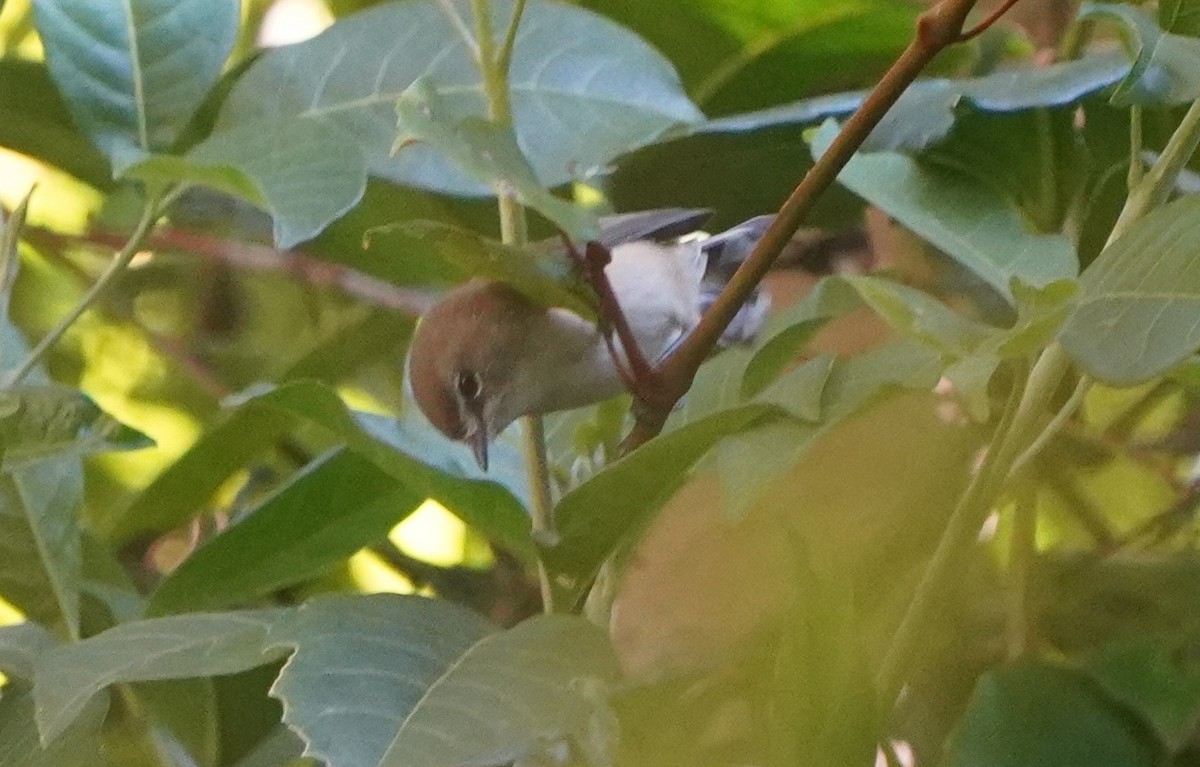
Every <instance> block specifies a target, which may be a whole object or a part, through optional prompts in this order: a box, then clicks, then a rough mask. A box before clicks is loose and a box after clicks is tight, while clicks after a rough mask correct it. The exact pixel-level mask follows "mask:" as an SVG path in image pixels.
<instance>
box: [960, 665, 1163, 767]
mask: <svg viewBox="0 0 1200 767" xmlns="http://www.w3.org/2000/svg"><path fill="white" fill-rule="evenodd" d="M1160 763H1161V756H1160V754H1159V753H1158V749H1157V748H1156V747H1155V745H1154V744H1153V743H1152V742H1151V741H1150V740H1149V739H1148V738H1146V737H1145V736H1144V735H1143V733H1142V731H1141V730H1140V729H1139V728H1138V727H1137V726H1136V724H1135V722H1133V721H1132V720H1131V719H1130V718H1129V717H1127V716H1125V715H1123V714H1122V712H1120V711H1119V710H1118V709H1117V708H1116V707H1115V706H1113V705H1112V704H1111V703H1109V701H1107V700H1106V699H1105V698H1104V697H1103V696H1102V695H1100V694H1098V691H1097V690H1096V689H1095V688H1094V687H1093V686H1092V685H1091V684H1089V683H1088V680H1087V679H1086V678H1084V677H1082V676H1081V675H1080V674H1077V673H1074V672H1071V671H1067V670H1065V669H1061V668H1058V667H1055V666H1051V665H1048V664H1044V663H1036V662H1025V663H1021V664H1019V665H1015V666H1009V667H1006V668H1002V669H1000V670H998V671H993V672H990V673H988V674H985V675H984V676H983V677H982V678H981V679H980V680H979V683H978V685H977V686H976V688H975V692H974V694H973V695H972V696H971V702H970V703H969V704H968V707H967V711H966V713H965V714H964V715H963V718H962V720H961V721H960V722H959V725H958V729H957V731H956V732H955V733H954V735H953V736H952V737H951V740H950V744H949V758H948V759H947V760H946V764H947V765H948V767H976V766H978V767H984V766H985V765H986V767H1018V766H1020V767H1026V765H1031V764H1047V765H1049V764H1053V765H1055V767H1109V766H1111V767H1138V766H1139V765H1145V767H1150V765H1157V764H1160Z"/></svg>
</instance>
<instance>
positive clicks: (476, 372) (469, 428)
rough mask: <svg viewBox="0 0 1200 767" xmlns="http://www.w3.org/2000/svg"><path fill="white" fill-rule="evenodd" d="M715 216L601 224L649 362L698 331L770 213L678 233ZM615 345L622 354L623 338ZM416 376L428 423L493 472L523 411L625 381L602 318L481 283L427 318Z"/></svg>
mask: <svg viewBox="0 0 1200 767" xmlns="http://www.w3.org/2000/svg"><path fill="white" fill-rule="evenodd" d="M708 216H709V211H706V210H683V209H667V210H652V211H646V212H643V213H629V214H625V215H620V216H612V217H608V218H603V219H601V221H600V237H599V239H598V241H599V242H601V243H602V244H603V245H605V246H606V247H607V248H609V249H610V252H611V254H612V260H611V261H610V262H609V264H608V265H607V266H606V267H605V268H604V273H605V275H606V276H607V277H608V281H609V283H610V284H611V286H612V292H613V295H614V296H615V298H616V300H617V303H618V304H619V306H620V308H621V312H622V314H624V315H625V318H626V320H627V321H628V323H629V327H630V329H631V330H632V333H633V337H634V339H635V340H636V342H637V345H638V348H639V349H640V350H641V353H642V355H643V356H644V358H645V359H646V360H648V361H649V362H650V363H651V364H654V363H655V362H657V361H658V360H660V359H661V358H662V357H663V356H665V355H666V354H667V353H668V352H670V350H671V349H672V348H673V347H674V346H675V344H677V343H678V342H679V341H680V340H681V339H682V338H683V337H684V336H685V335H686V334H687V333H688V332H689V331H690V330H691V329H692V328H693V327H695V325H696V323H697V322H698V321H699V319H700V315H701V313H702V312H703V311H704V309H706V308H707V306H708V304H709V303H711V302H712V300H713V298H715V296H716V295H717V293H718V292H719V291H720V288H721V287H722V286H723V285H724V283H725V281H726V280H728V278H729V276H730V275H731V274H732V273H733V270H734V269H736V267H737V265H738V264H739V263H740V262H741V261H742V260H744V259H745V257H746V256H747V255H748V254H749V252H750V250H751V248H753V246H754V243H755V242H757V240H758V239H759V238H760V237H761V236H762V233H763V232H764V231H765V229H766V226H767V225H768V224H769V223H770V219H771V217H770V216H760V217H758V218H755V219H751V220H750V221H747V222H746V223H744V224H740V225H738V226H736V227H734V228H732V229H730V230H728V231H725V232H722V233H721V234H718V235H715V236H712V237H694V238H687V239H680V236H681V235H683V234H687V233H690V232H693V231H694V230H695V229H697V228H698V227H699V226H700V225H701V224H702V223H703V222H704V221H705V220H706V219H707V218H708ZM563 257H564V258H565V257H566V256H565V254H564V255H563ZM766 310H767V298H766V296H765V295H758V296H756V297H755V298H754V300H752V301H750V302H748V303H747V305H746V306H744V307H742V310H741V312H740V313H739V315H738V316H737V317H736V318H735V320H734V322H733V323H732V324H731V325H730V328H729V330H727V331H726V333H725V336H724V337H723V339H722V340H723V342H726V343H737V342H739V341H744V340H747V339H749V338H750V337H752V336H753V334H754V333H755V332H756V331H757V329H758V327H759V326H760V325H761V323H762V320H763V318H764V316H765V314H766ZM616 349H617V354H618V355H623V354H624V350H623V349H622V348H621V345H620V343H619V341H618V342H616ZM408 379H409V383H410V385H411V388H412V394H413V398H414V399H415V400H416V402H417V405H418V406H419V407H420V408H421V411H422V412H424V413H425V416H426V417H427V418H428V419H429V420H430V422H432V423H433V425H434V426H435V427H437V428H438V430H439V431H441V432H442V433H443V434H445V435H446V436H448V437H450V438H451V439H456V440H461V441H463V442H466V443H467V444H468V445H469V446H470V447H471V449H472V451H473V452H474V454H475V460H476V461H478V462H479V465H480V467H481V468H483V469H485V470H486V469H487V456H488V441H489V440H491V439H492V438H493V437H495V436H496V435H497V434H499V433H500V432H501V431H502V430H503V429H504V428H505V427H506V426H508V425H509V424H510V423H512V422H513V421H514V420H515V419H517V418H518V417H520V416H523V415H530V414H540V413H550V412H553V411H556V410H567V409H570V408H575V407H582V406H583V405H588V404H592V403H594V402H599V401H601V400H604V399H608V398H609V397H613V396H615V395H617V394H620V393H621V392H622V391H624V389H625V383H624V380H625V377H624V376H623V375H622V373H621V371H620V370H618V368H617V365H616V363H615V362H614V360H613V355H612V353H610V350H609V347H608V343H607V342H606V341H605V337H604V335H603V334H602V332H601V330H600V329H599V328H598V327H597V326H596V325H595V324H594V323H592V322H590V321H588V320H585V319H584V318H583V317H581V316H579V315H578V314H575V313H574V312H571V311H569V310H567V309H563V308H557V307H550V308H547V307H544V306H539V305H537V304H535V303H533V302H532V301H530V300H529V299H527V298H525V297H524V296H522V295H521V294H520V293H518V292H517V291H516V290H515V289H513V288H512V287H510V286H508V285H506V284H504V283H502V282H495V281H489V280H482V279H474V280H471V281H469V282H466V283H464V284H463V285H460V286H459V287H457V288H455V289H454V290H452V291H450V292H449V293H447V294H446V296H445V297H444V298H443V299H442V300H440V301H439V302H438V303H437V304H436V305H435V306H434V307H433V308H432V309H430V310H429V312H428V313H426V315H425V316H424V317H423V318H422V319H421V322H420V324H418V325H417V330H416V333H415V334H414V336H413V340H412V344H411V346H410V347H409V359H408Z"/></svg>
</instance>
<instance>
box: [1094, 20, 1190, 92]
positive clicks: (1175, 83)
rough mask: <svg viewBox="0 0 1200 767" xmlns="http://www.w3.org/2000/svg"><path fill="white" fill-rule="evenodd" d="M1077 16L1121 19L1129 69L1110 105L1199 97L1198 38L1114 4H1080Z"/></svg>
mask: <svg viewBox="0 0 1200 767" xmlns="http://www.w3.org/2000/svg"><path fill="white" fill-rule="evenodd" d="M1079 18H1080V19H1095V18H1101V19H1103V18H1107V19H1113V20H1116V21H1119V22H1121V25H1122V27H1123V29H1124V31H1125V33H1126V37H1127V38H1128V39H1129V41H1130V43H1131V45H1132V46H1133V48H1134V51H1135V53H1134V55H1135V59H1134V62H1133V68H1132V69H1131V70H1130V72H1129V74H1128V75H1126V76H1125V79H1124V80H1122V81H1121V84H1120V85H1118V86H1117V89H1116V91H1115V92H1114V93H1113V96H1112V103H1113V104H1116V105H1118V106H1128V105H1129V104H1182V103H1185V102H1188V101H1193V100H1195V99H1197V98H1200V39H1197V38H1194V37H1185V36H1183V35H1175V34H1170V33H1165V32H1163V31H1162V30H1161V29H1159V27H1158V24H1157V23H1156V22H1155V20H1154V18H1153V17H1152V16H1150V15H1149V14H1147V13H1146V12H1145V11H1143V10H1141V9H1139V8H1134V7H1133V6H1129V5H1123V4H1118V3H1084V4H1083V5H1082V6H1080V8H1079Z"/></svg>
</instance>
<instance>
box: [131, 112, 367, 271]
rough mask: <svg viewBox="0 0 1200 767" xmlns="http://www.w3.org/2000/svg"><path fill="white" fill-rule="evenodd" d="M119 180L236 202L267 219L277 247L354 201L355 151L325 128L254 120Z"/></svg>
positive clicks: (303, 236)
mask: <svg viewBox="0 0 1200 767" xmlns="http://www.w3.org/2000/svg"><path fill="white" fill-rule="evenodd" d="M122 175H123V176H124V177H128V178H136V179H139V180H141V181H144V182H146V183H149V184H164V183H175V182H182V183H189V184H199V185H202V186H207V187H210V188H212V189H216V190H218V191H222V192H225V193H226V194H230V195H233V196H235V197H240V198H241V199H243V200H245V201H247V202H249V203H251V204H253V205H256V206H258V207H260V208H262V209H263V210H265V211H266V212H267V213H270V214H271V217H272V219H273V222H274V239H275V243H276V245H278V246H279V247H281V248H290V247H292V246H293V245H295V244H297V243H299V242H303V241H305V240H309V239H312V238H313V237H315V236H317V235H318V234H320V233H321V231H322V230H323V229H324V228H325V227H326V226H328V225H329V223H330V222H332V221H334V220H336V219H337V218H339V217H340V216H341V215H342V214H344V213H345V212H346V211H348V210H349V209H350V208H352V207H354V205H355V204H357V203H358V201H359V200H360V199H362V195H363V191H364V190H365V189H366V185H367V174H366V169H365V168H364V167H363V158H362V154H361V152H360V151H359V150H358V148H357V147H356V146H355V145H354V144H353V143H352V142H350V141H347V140H346V137H345V136H341V135H339V134H338V133H337V131H336V130H334V129H333V128H331V126H330V125H329V124H328V123H327V122H325V121H315V120H314V121H307V122H300V121H296V120H289V119H275V120H258V121H255V122H253V123H247V124H236V125H232V126H228V127H226V128H224V129H222V130H218V131H217V132H215V133H213V134H212V135H211V136H209V137H208V138H207V139H205V140H204V141H203V142H201V143H200V144H198V145H197V146H195V147H194V148H193V149H192V150H191V151H189V152H188V153H187V154H186V155H184V156H182V157H179V156H173V155H162V154H158V155H153V156H150V157H147V158H146V159H144V160H141V161H140V162H136V163H134V164H132V165H130V166H129V167H127V168H126V169H125V170H124V171H123V173H122Z"/></svg>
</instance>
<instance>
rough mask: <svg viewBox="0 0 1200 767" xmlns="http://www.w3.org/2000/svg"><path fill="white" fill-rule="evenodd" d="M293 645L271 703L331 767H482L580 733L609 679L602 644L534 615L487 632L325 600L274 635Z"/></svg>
mask: <svg viewBox="0 0 1200 767" xmlns="http://www.w3.org/2000/svg"><path fill="white" fill-rule="evenodd" d="M279 636H280V637H281V638H283V637H284V636H286V641H287V642H289V643H293V644H294V645H295V646H296V654H295V655H294V656H293V658H292V660H291V661H290V662H289V663H288V664H287V666H285V668H284V670H283V672H282V673H281V674H280V677H279V680H278V681H277V682H276V684H275V686H274V688H273V690H272V694H273V695H275V696H276V697H279V698H280V699H281V700H283V701H284V703H285V708H284V711H285V714H284V718H285V721H286V722H287V723H288V724H289V725H291V726H292V727H293V728H295V729H296V730H297V731H299V733H300V734H301V736H302V737H303V738H304V739H305V741H306V742H307V749H306V754H307V755H310V756H313V757H316V758H318V759H322V760H324V761H326V762H328V763H329V764H332V765H358V764H364V765H379V766H380V767H384V766H385V765H442V764H492V763H497V764H499V763H503V762H508V761H512V760H513V759H517V758H520V757H522V756H526V755H531V756H535V755H538V754H539V752H540V751H541V750H542V749H544V748H547V747H549V746H551V745H553V744H555V743H557V742H559V741H560V740H565V739H568V738H570V737H571V736H573V735H576V734H580V733H582V731H584V730H585V728H586V727H587V726H588V724H589V719H590V715H591V713H592V709H593V708H594V707H595V703H593V702H592V701H591V700H589V698H588V695H587V692H588V685H589V680H594V681H591V682H590V684H592V685H595V684H597V683H600V682H604V681H608V680H610V679H611V678H613V677H614V676H615V674H616V663H615V660H614V658H613V656H612V651H611V650H610V649H609V646H608V641H607V639H606V637H605V636H604V633H603V632H602V631H601V630H599V629H597V628H596V627H595V626H592V625H591V624H589V623H588V622H586V621H584V620H583V619H581V618H576V617H567V616H542V617H537V618H533V619H531V620H529V621H526V622H525V623H522V624H520V625H519V626H517V627H516V628H514V629H511V630H509V631H504V632H493V631H492V630H491V627H490V626H489V625H488V624H487V623H486V622H485V621H483V620H482V619H481V618H479V617H478V616H476V615H474V614H472V613H470V612H468V611H466V610H463V609H462V608H459V607H455V606H454V605H451V604H449V603H445V602H439V601H435V600H428V599H421V598H417V597H396V596H383V595H380V596H375V597H366V598H363V597H358V598H355V597H335V598H331V599H325V600H320V601H317V602H313V603H311V604H309V605H307V606H305V607H304V608H301V610H299V611H298V612H297V613H296V614H295V619H294V620H293V621H292V622H291V624H290V625H288V626H287V627H285V628H283V629H281V630H280V632H279Z"/></svg>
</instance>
